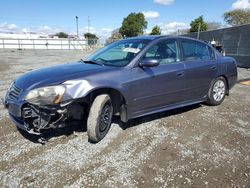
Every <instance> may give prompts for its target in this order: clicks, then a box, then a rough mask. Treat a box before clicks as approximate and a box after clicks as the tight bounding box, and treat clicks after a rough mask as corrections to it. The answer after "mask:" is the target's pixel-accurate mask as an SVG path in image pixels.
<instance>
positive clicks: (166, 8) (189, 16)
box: [0, 0, 250, 38]
mask: <svg viewBox="0 0 250 188" xmlns="http://www.w3.org/2000/svg"><path fill="white" fill-rule="evenodd" d="M237 8H243V9H245V8H250V2H249V0H204V1H201V0H124V1H121V0H105V1H104V0H71V1H61V0H60V1H59V0H36V1H34V0H25V1H20V0H8V1H2V2H1V6H0V32H14V33H21V32H36V33H39V34H53V33H56V32H59V31H64V32H67V33H70V34H75V32H76V20H75V16H78V18H79V31H80V34H82V33H84V32H86V31H87V28H88V27H87V25H88V16H89V18H90V32H93V33H96V34H97V35H98V36H99V37H102V38H106V37H108V36H109V35H110V32H111V31H112V30H113V29H116V28H119V27H120V26H121V23H122V20H123V18H124V17H126V16H127V15H128V14H129V13H130V12H143V13H144V15H145V17H146V19H147V21H148V29H147V31H150V30H151V28H152V27H153V26H154V25H159V26H160V27H161V29H162V31H163V34H168V33H171V32H174V31H177V30H178V29H185V28H188V27H189V23H190V22H191V21H192V20H193V19H195V18H197V17H198V16H200V15H204V18H205V20H206V21H211V22H212V21H216V22H223V17H222V15H223V13H224V12H226V11H228V10H232V9H237Z"/></svg>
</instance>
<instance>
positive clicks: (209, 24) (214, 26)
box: [207, 22, 221, 30]
mask: <svg viewBox="0 0 250 188" xmlns="http://www.w3.org/2000/svg"><path fill="white" fill-rule="evenodd" d="M219 28H221V23H219V22H207V29H208V30H215V29H219Z"/></svg>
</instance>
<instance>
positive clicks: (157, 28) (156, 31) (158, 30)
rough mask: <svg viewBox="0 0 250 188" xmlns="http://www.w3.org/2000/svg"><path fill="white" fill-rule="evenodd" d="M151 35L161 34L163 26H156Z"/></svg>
mask: <svg viewBox="0 0 250 188" xmlns="http://www.w3.org/2000/svg"><path fill="white" fill-rule="evenodd" d="M150 35H161V28H160V27H159V26H158V25H156V26H154V27H153V29H152V31H151V33H150Z"/></svg>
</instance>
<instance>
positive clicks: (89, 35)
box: [84, 33, 99, 45]
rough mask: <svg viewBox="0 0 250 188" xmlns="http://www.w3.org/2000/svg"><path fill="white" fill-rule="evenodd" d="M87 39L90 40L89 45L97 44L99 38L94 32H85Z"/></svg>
mask: <svg viewBox="0 0 250 188" xmlns="http://www.w3.org/2000/svg"><path fill="white" fill-rule="evenodd" d="M84 37H85V39H87V40H88V45H95V44H96V43H97V40H98V39H99V38H98V37H97V36H96V35H95V34H93V33H85V34H84Z"/></svg>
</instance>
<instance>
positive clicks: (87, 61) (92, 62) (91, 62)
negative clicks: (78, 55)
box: [81, 59, 104, 66]
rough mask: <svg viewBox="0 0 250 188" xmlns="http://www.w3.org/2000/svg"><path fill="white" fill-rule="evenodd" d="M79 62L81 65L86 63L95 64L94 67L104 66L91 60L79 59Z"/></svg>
mask: <svg viewBox="0 0 250 188" xmlns="http://www.w3.org/2000/svg"><path fill="white" fill-rule="evenodd" d="M81 62H83V63H87V64H95V65H100V66H103V65H104V64H103V63H101V62H97V61H93V60H85V61H84V60H83V59H81Z"/></svg>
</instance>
